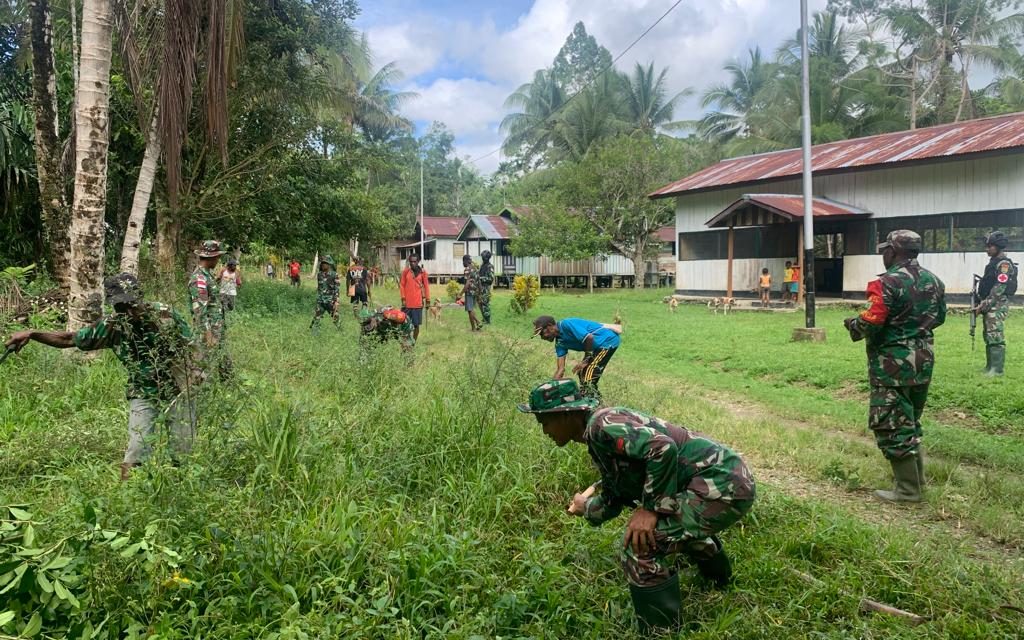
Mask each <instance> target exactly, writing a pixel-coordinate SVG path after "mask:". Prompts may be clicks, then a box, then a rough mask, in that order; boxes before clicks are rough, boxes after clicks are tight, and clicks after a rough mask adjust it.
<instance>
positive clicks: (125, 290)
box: [103, 273, 142, 306]
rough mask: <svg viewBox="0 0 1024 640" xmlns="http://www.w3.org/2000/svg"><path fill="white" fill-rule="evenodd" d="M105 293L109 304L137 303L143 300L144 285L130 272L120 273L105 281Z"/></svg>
mask: <svg viewBox="0 0 1024 640" xmlns="http://www.w3.org/2000/svg"><path fill="white" fill-rule="evenodd" d="M103 295H104V297H105V298H106V299H107V304H109V305H110V306H114V305H115V304H136V303H138V302H141V301H142V285H140V284H139V279H138V278H136V277H135V276H133V275H132V274H130V273H119V274H117V275H116V276H110V277H108V278H106V279H105V280H104V281H103Z"/></svg>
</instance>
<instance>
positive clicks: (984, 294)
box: [978, 253, 1019, 312]
mask: <svg viewBox="0 0 1024 640" xmlns="http://www.w3.org/2000/svg"><path fill="white" fill-rule="evenodd" d="M1018 275H1019V274H1018V273H1017V265H1015V264H1014V263H1013V261H1012V260H1010V258H1009V257H1007V255H1006V254H1005V253H1000V254H999V255H997V256H996V257H994V258H992V259H991V260H989V261H988V264H987V265H985V275H984V276H983V277H982V278H981V283H980V284H979V285H978V298H979V300H978V304H979V306H980V307H981V311H982V312H987V311H991V310H992V309H993V308H995V307H997V306H998V305H999V304H1001V303H1005V302H1006V299H1007V298H1008V297H1009V296H1012V295H1013V294H1014V293H1016V292H1017V277H1018Z"/></svg>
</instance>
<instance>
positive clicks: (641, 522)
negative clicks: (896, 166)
mask: <svg viewBox="0 0 1024 640" xmlns="http://www.w3.org/2000/svg"><path fill="white" fill-rule="evenodd" d="M985 242H986V250H987V252H988V254H989V256H990V258H991V259H990V262H989V264H988V266H987V267H986V270H985V274H984V276H983V277H982V278H981V282H980V286H979V289H978V296H977V298H976V299H975V300H973V301H972V302H973V304H972V308H971V312H972V313H975V314H978V315H982V316H984V326H985V343H986V353H987V360H988V365H987V367H986V370H985V371H986V373H987V374H989V375H1002V373H1003V371H1004V366H1005V353H1006V344H1005V339H1004V337H1003V323H1004V322H1005V319H1006V316H1007V313H1008V307H1009V299H1010V297H1011V296H1013V295H1014V293H1015V292H1016V286H1017V277H1018V271H1017V265H1015V264H1014V263H1013V261H1012V260H1010V259H1009V257H1007V255H1006V253H1005V249H1006V247H1007V243H1008V240H1007V238H1006V236H1005V235H1004V234H1002V233H1000V232H994V233H991V234H989V236H988V237H987V238H986V240H985ZM921 246H922V243H921V237H920V236H919V235H918V234H917V233H915V232H913V231H910V230H898V231H893V232H891V233H889V234H888V236H887V238H886V241H885V242H883V243H881V244H879V245H878V247H877V249H878V251H880V252H881V254H882V260H883V264H884V266H885V272H884V273H883V274H881V275H880V276H879V277H878V279H876V280H874V281H872V282H871V283H870V284H869V285H868V287H867V297H868V302H869V306H868V308H867V309H865V310H864V311H863V312H862V313H860V314H858V315H857V316H855V317H851V318H848V319H847V320H846V321H845V322H844V325H845V327H846V329H847V330H848V332H849V334H850V337H851V339H853V340H854V341H860V340H863V341H865V342H866V347H867V356H868V371H869V378H870V382H871V394H870V402H869V414H868V415H869V417H868V420H869V426H870V429H871V430H872V432H873V433H874V435H875V439H876V443H877V445H878V447H879V449H880V450H881V451H882V454H883V455H884V456H885V458H886V459H887V460H888V461H889V463H890V465H891V467H892V473H893V479H894V480H893V488H892V489H891V490H880V491H877V492H876V495H877V496H878V497H879V498H882V499H884V500H887V501H891V502H896V503H903V502H917V501H920V500H921V499H922V491H923V487H924V482H925V477H924V459H923V455H922V448H921V441H922V435H923V433H922V429H921V415H922V413H923V411H924V408H925V404H926V401H927V397H928V389H929V385H930V382H931V377H932V373H933V371H934V366H935V354H934V338H933V332H934V330H935V328H937V327H939V326H940V325H942V324H943V322H944V321H945V319H946V301H945V287H944V285H943V283H942V281H941V280H939V278H938V277H936V276H935V274H933V273H932V272H930V271H928V270H927V269H925V268H924V267H922V266H921V265H920V264H919V262H918V254H919V253H920V251H921ZM223 253H224V252H223V250H222V249H221V247H220V245H219V243H217V242H216V241H207V242H204V243H203V244H202V246H201V247H200V249H199V250H198V251H197V252H196V254H197V257H198V261H199V264H198V266H197V267H196V269H195V271H194V272H193V273H192V275H191V277H190V279H189V283H188V290H189V299H190V304H191V311H192V322H191V326H190V324H189V323H188V322H187V321H186V320H185V319H184V318H182V317H181V316H179V315H178V314H177V313H175V312H174V311H173V310H172V309H170V308H169V307H167V306H166V305H162V304H159V303H146V302H144V301H143V298H142V290H141V287H140V285H139V283H138V280H137V279H136V278H135V277H134V276H132V275H130V274H124V273H122V274H119V275H117V276H113V277H111V278H107V279H106V281H105V283H104V286H105V293H106V300H107V303H108V304H109V305H111V306H112V307H113V314H110V315H106V316H104V317H102V318H101V319H99V320H97V321H96V322H95V323H93V324H92V325H90V326H87V327H84V328H82V329H81V330H79V331H77V332H46V331H24V332H19V333H16V334H14V335H13V336H12V337H11V338H10V340H8V341H7V343H6V344H7V347H8V348H10V349H14V350H20V349H21V348H22V347H24V346H25V344H27V343H28V342H29V341H32V340H34V341H37V342H40V343H42V344H46V345H49V346H52V347H56V348H71V347H77V348H79V349H82V350H86V351H90V350H96V349H104V348H109V349H112V350H114V352H115V353H116V355H117V357H118V358H119V359H120V360H121V362H122V363H124V365H125V366H126V368H127V369H128V371H129V379H128V393H127V395H128V399H129V402H130V412H129V443H128V447H127V450H126V453H125V458H124V462H123V464H122V479H124V478H127V477H128V474H129V471H130V469H131V468H132V467H133V466H136V465H138V464H140V463H141V462H142V461H143V460H144V459H145V458H146V456H148V455H149V452H150V446H151V445H150V439H151V436H152V435H153V431H154V425H155V424H156V423H157V422H158V420H163V421H165V423H166V425H167V432H168V434H169V436H170V447H169V448H170V451H171V455H172V456H174V457H176V458H177V457H180V456H182V455H184V454H186V453H187V452H188V451H189V450H190V448H191V443H192V438H193V437H194V433H195V395H194V393H193V390H194V389H195V388H196V387H197V386H198V385H200V384H202V383H203V380H204V379H206V378H207V377H208V376H209V375H210V374H211V373H212V372H214V371H221V373H222V374H223V364H224V360H225V359H226V354H224V353H223V344H224V334H225V317H224V310H225V308H226V306H227V305H226V304H224V303H223V302H222V298H221V297H220V294H221V293H223V284H224V282H225V279H224V277H223V275H224V272H221V274H220V275H219V276H218V277H214V276H213V269H214V268H215V267H216V264H217V262H218V260H219V258H220V256H221V255H222V254H223ZM481 257H482V258H483V265H482V266H481V268H480V269H479V270H478V269H477V268H476V267H475V266H474V265H473V263H472V260H471V259H470V258H468V256H467V257H466V258H465V259H464V261H463V264H464V266H465V273H464V277H465V281H464V284H463V289H462V295H463V297H464V299H465V301H466V308H467V311H468V313H469V315H470V324H471V328H472V330H478V329H479V321H477V320H476V318H475V316H474V313H473V312H474V309H475V308H476V307H479V308H480V310H481V314H482V315H483V318H484V322H488V321H489V319H490V314H489V306H488V305H489V301H490V300H489V293H490V292H489V288H490V284H491V282H492V281H493V269H489V270H488V269H487V267H488V266H489V262H490V255H489V254H488V253H487V252H484V254H483V255H482V256H481ZM229 266H231V265H230V264H229ZM366 273H367V272H366V268H365V266H363V265H362V262H361V261H360V260H358V259H356V260H354V261H353V263H352V264H351V265H350V266H349V269H348V275H347V280H348V283H349V295H350V300H351V302H352V305H353V312H354V313H355V314H356V316H357V317H358V318H360V322H361V324H362V326H363V334H364V335H374V336H377V337H379V338H380V339H382V340H384V339H391V338H395V337H397V338H398V339H399V340H400V341H401V342H402V344H403V347H406V346H408V347H411V345H412V344H415V339H416V337H418V332H419V326H420V324H421V323H422V315H423V309H424V308H425V306H427V304H428V301H429V300H430V283H429V280H428V278H427V274H426V272H425V271H424V270H423V269H422V267H421V265H420V262H419V257H418V256H411V257H410V258H409V261H408V266H407V268H406V269H405V270H404V271H403V272H402V275H401V277H400V280H399V293H400V297H401V305H402V307H401V309H392V308H387V307H385V308H382V309H377V310H370V309H369V308H368V300H369V293H370V290H369V282H368V278H367V275H366ZM228 280H230V281H232V282H234V283H235V285H236V286H237V285H240V283H241V278H240V276H237V279H234V280H232V279H231V278H228ZM340 288H341V279H340V277H339V275H338V272H337V268H336V265H335V263H334V260H333V259H332V258H331V257H330V256H325V257H324V258H323V260H322V261H321V265H320V271H319V273H318V274H317V300H316V311H315V313H314V319H313V324H312V325H311V326H312V327H314V328H315V327H316V326H317V324H318V323H319V320H320V318H321V317H322V316H323V314H324V313H330V314H331V315H332V317H334V318H335V320H336V321H337V316H338V299H339V295H340ZM621 334H622V327H621V326H620V325H617V324H604V323H599V322H595V321H591V320H585V319H581V318H564V319H562V320H556V319H555V318H554V317H552V316H549V315H542V316H539V317H537V318H536V319H535V320H534V322H533V335H534V336H539V337H540V338H541V339H543V340H545V341H548V342H552V343H554V348H555V358H556V361H555V370H554V375H553V377H552V378H551V379H550V380H547V381H546V382H543V383H542V384H539V385H537V386H536V387H534V388H533V389H532V391H531V392H530V394H529V398H528V401H527V402H526V403H523V404H520V405H519V406H518V408H519V410H520V411H522V412H524V413H529V414H532V415H533V416H534V417H535V418H536V420H537V422H538V423H539V424H540V426H541V428H542V431H543V433H544V434H545V435H547V436H548V437H549V438H551V439H552V440H553V441H554V442H555V444H556V445H557V446H559V447H562V446H565V445H566V444H568V443H570V442H574V443H577V444H581V445H584V446H586V448H587V451H588V453H589V455H590V458H591V460H592V461H593V463H594V465H595V467H596V469H597V471H598V473H599V475H600V478H599V480H598V481H597V482H595V483H593V484H592V485H590V486H589V487H587V488H585V489H583V490H581V491H579V492H576V493H575V494H574V495H573V497H572V499H571V500H570V502H569V504H568V505H567V507H566V513H567V514H568V515H570V516H575V517H581V518H584V519H585V520H586V521H588V522H589V523H591V524H592V525H595V526H596V525H600V524H602V523H604V522H607V521H609V520H611V519H613V518H615V517H616V516H618V515H619V514H620V513H621V512H622V511H623V510H624V509H627V508H629V509H632V510H633V512H632V515H631V516H630V518H629V521H628V523H627V524H626V530H625V533H624V536H623V540H622V545H621V547H620V561H621V567H622V570H623V572H624V574H625V577H626V580H627V582H628V584H629V591H630V595H631V599H632V602H633V606H634V610H635V613H636V616H637V620H638V622H639V624H640V625H641V627H642V628H643V629H645V630H652V629H656V628H667V627H676V626H678V625H679V624H680V622H681V605H682V602H681V592H680V585H679V574H678V571H677V567H676V564H675V561H674V558H675V557H678V556H682V557H685V558H688V559H689V560H690V561H691V562H692V563H693V564H694V565H695V566H696V569H697V572H698V574H699V575H700V576H702V577H703V578H704V579H705V580H706V581H707V583H708V584H710V585H711V586H714V587H722V586H725V585H727V584H728V583H729V582H730V580H731V577H732V565H731V562H730V560H729V556H728V555H727V554H726V552H725V549H724V546H723V544H722V540H721V538H720V537H719V535H720V534H721V532H722V531H723V530H725V529H726V528H728V527H729V526H731V525H733V524H734V523H736V522H737V521H739V520H740V519H741V518H742V517H743V516H744V515H745V514H747V513H748V512H749V511H750V509H751V508H752V506H753V503H754V501H755V499H756V483H755V480H754V477H753V475H752V473H751V471H750V469H749V467H748V466H747V464H746V463H745V462H744V461H743V459H742V458H741V457H740V456H739V455H738V454H737V453H736V452H735V451H733V450H732V449H730V448H729V447H727V446H725V445H723V444H721V443H719V442H716V441H715V440H713V439H712V438H710V437H708V436H706V435H704V434H702V433H700V432H698V431H694V430H691V429H689V428H687V427H684V426H680V425H675V424H672V423H671V422H668V421H666V420H663V419H661V418H658V417H655V416H652V415H648V414H646V413H643V412H641V411H636V410H634V409H629V408H625V407H618V406H602V397H601V393H600V391H599V389H598V384H599V382H600V379H601V376H602V374H603V373H604V371H605V368H606V367H607V365H608V363H609V362H610V361H611V359H612V357H613V356H614V355H615V353H616V351H617V349H618V348H619V347H620V345H621ZM570 351H576V352H580V353H582V354H583V358H582V360H581V361H580V362H579V363H578V364H576V365H575V366H574V367H573V369H572V371H573V373H575V374H576V375H577V376H578V378H579V382H577V381H576V380H574V379H568V378H566V377H565V367H566V360H567V357H568V354H569V352H570Z"/></svg>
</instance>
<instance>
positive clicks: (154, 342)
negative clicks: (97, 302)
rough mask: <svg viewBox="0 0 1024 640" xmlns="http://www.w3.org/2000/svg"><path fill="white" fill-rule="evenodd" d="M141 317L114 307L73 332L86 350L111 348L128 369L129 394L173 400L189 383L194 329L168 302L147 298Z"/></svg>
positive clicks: (78, 345) (83, 349) (81, 346)
mask: <svg viewBox="0 0 1024 640" xmlns="http://www.w3.org/2000/svg"><path fill="white" fill-rule="evenodd" d="M145 307H146V310H145V313H144V314H143V316H142V318H141V319H138V320H136V319H135V318H132V317H131V316H129V315H127V314H122V313H115V314H113V315H110V316H104V317H103V318H100V319H99V320H97V321H96V322H94V323H93V324H91V325H89V326H87V327H83V328H81V329H79V330H78V332H77V333H75V336H74V343H75V346H76V347H78V348H79V349H81V350H82V351H96V350H98V349H112V350H113V351H114V354H115V355H116V356H117V359H118V360H120V361H121V364H123V365H124V367H125V369H127V370H128V388H127V396H128V398H129V399H133V398H145V399H148V400H158V401H159V400H162V401H170V400H172V399H173V398H174V397H175V396H177V395H178V394H179V393H180V392H181V391H184V390H185V388H186V386H187V384H188V376H189V375H190V374H191V372H192V362H193V360H194V358H193V351H192V349H193V342H192V331H191V330H190V329H189V326H188V322H186V321H185V319H184V318H182V317H181V316H180V315H178V314H177V313H176V312H175V311H174V310H173V309H171V308H170V307H168V306H166V305H163V304H159V303H147V304H146V305H145Z"/></svg>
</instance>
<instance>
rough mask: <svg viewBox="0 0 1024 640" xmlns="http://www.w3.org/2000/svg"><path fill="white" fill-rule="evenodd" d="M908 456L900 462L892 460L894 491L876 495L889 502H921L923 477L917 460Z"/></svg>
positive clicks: (876, 492)
mask: <svg viewBox="0 0 1024 640" xmlns="http://www.w3.org/2000/svg"><path fill="white" fill-rule="evenodd" d="M918 457H919V456H916V455H915V456H907V457H905V458H901V459H899V460H890V461H889V464H890V465H892V475H893V478H894V479H895V483H894V484H895V486H894V487H893V490H892V491H883V490H879V491H875V495H876V496H878V497H879V498H881V499H882V500H886V501H888V502H921V476H920V475H919V473H920V472H919V471H918V466H917V465H918V462H917V458H918Z"/></svg>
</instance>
